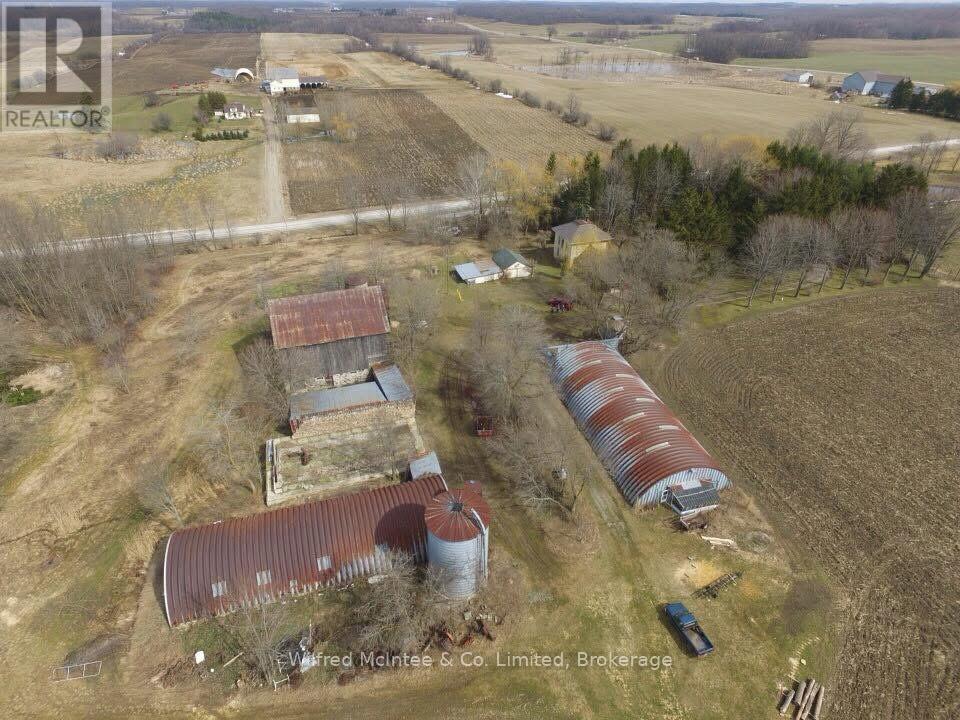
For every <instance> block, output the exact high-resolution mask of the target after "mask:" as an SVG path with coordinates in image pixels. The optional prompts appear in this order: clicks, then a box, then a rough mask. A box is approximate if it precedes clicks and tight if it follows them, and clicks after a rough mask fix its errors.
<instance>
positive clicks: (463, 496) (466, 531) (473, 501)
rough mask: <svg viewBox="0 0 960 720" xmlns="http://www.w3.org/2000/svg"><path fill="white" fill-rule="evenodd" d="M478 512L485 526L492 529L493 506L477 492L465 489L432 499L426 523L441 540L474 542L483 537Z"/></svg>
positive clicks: (451, 491)
mask: <svg viewBox="0 0 960 720" xmlns="http://www.w3.org/2000/svg"><path fill="white" fill-rule="evenodd" d="M474 511H476V512H477V515H479V516H480V521H481V522H482V523H483V526H484V527H490V516H491V512H490V505H489V504H488V503H487V501H486V500H484V498H483V496H482V495H480V493H478V492H477V491H475V490H472V489H470V488H466V487H462V488H457V489H455V490H450V491H448V492H445V493H440V494H439V495H437V496H435V497H434V498H432V499H431V500H430V502H429V503H427V509H426V512H425V513H424V520H425V522H426V524H427V530H429V531H430V533H431V534H432V535H434V536H436V537H438V538H440V539H441V540H446V541H448V542H460V541H461V540H472V539H473V538H475V537H477V535H479V534H480V528H479V527H478V526H477V522H476V518H474V515H473V512H474Z"/></svg>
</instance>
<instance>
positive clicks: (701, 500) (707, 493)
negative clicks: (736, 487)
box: [670, 482, 720, 513]
mask: <svg viewBox="0 0 960 720" xmlns="http://www.w3.org/2000/svg"><path fill="white" fill-rule="evenodd" d="M670 495H671V496H672V498H673V503H674V504H675V505H676V509H677V510H679V511H680V512H681V513H688V512H692V511H694V510H702V509H703V508H708V507H715V506H717V505H719V504H720V493H719V492H717V488H716V487H715V486H714V485H713V483H711V482H705V483H702V484H701V485H699V486H697V487H692V488H679V487H674V488H670Z"/></svg>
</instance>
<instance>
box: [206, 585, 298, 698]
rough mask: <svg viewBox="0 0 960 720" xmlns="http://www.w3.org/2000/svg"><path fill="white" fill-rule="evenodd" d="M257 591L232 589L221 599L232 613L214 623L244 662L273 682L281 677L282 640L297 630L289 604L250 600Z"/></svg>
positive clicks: (266, 679) (269, 681)
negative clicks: (234, 590) (236, 590)
mask: <svg viewBox="0 0 960 720" xmlns="http://www.w3.org/2000/svg"><path fill="white" fill-rule="evenodd" d="M256 593H257V591H256V590H251V591H250V592H249V593H248V594H244V593H243V592H233V593H230V594H228V595H227V596H226V597H225V599H224V606H225V607H228V608H231V609H232V612H231V613H230V614H229V615H226V616H224V617H222V618H220V619H219V620H218V621H217V623H218V625H219V626H220V628H221V629H222V630H223V631H224V632H225V633H226V634H227V636H228V637H229V638H230V639H231V640H232V644H233V646H234V647H235V648H236V649H237V650H238V651H239V652H242V653H243V662H245V663H246V664H247V666H248V667H250V668H251V669H252V670H253V671H255V672H256V673H258V674H259V675H260V677H261V678H263V680H265V681H266V682H268V683H270V684H273V683H275V682H277V681H279V680H281V679H282V677H283V673H282V671H281V663H282V662H283V661H284V660H286V658H284V657H283V656H282V649H283V645H284V643H285V641H286V640H287V638H289V637H290V636H291V635H292V634H293V633H295V632H296V629H297V628H296V625H295V624H294V622H293V619H292V617H291V612H290V607H289V606H288V605H284V604H283V603H280V602H262V604H256V603H252V602H251V599H252V598H251V597H250V596H255V594H256ZM263 600H266V598H263Z"/></svg>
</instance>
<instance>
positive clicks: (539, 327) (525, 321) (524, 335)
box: [466, 305, 549, 418]
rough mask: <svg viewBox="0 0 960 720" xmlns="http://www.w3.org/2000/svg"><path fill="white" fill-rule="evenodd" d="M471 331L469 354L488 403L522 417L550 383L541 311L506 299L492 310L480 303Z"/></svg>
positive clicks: (495, 411) (492, 410) (494, 410)
mask: <svg viewBox="0 0 960 720" xmlns="http://www.w3.org/2000/svg"><path fill="white" fill-rule="evenodd" d="M472 335H473V336H472V338H471V342H470V349H469V351H468V353H467V357H466V359H467V363H468V366H469V370H470V374H471V376H472V379H473V383H474V385H475V386H476V388H477V390H478V392H479V394H480V396H481V397H482V398H483V403H484V407H485V409H486V410H487V412H488V413H489V414H491V415H495V416H498V417H502V418H513V417H518V416H519V415H520V411H521V409H522V407H523V406H524V404H525V403H526V402H527V401H528V400H529V399H530V398H532V397H535V396H536V395H538V394H540V393H541V392H544V388H545V383H546V371H545V370H546V368H545V366H544V364H543V358H542V354H541V352H542V349H543V348H544V347H545V346H546V345H547V344H548V340H549V338H548V335H547V332H546V328H545V326H544V324H543V319H542V317H541V316H540V315H539V314H538V313H535V312H533V311H532V310H531V309H530V308H528V307H526V306H523V305H507V306H506V307H503V308H501V309H500V310H498V311H497V312H496V313H495V314H493V315H490V314H488V310H487V309H481V310H480V311H479V312H478V314H477V316H476V321H475V323H474V328H473V334H472Z"/></svg>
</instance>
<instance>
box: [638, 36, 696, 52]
mask: <svg viewBox="0 0 960 720" xmlns="http://www.w3.org/2000/svg"><path fill="white" fill-rule="evenodd" d="M685 37H686V35H685V34H684V33H662V34H659V35H644V36H642V37H638V38H634V39H633V40H628V41H627V42H626V43H624V44H625V45H626V46H627V47H634V48H642V49H644V50H656V51H657V52H665V53H672V52H674V51H675V50H676V49H677V45H679V44H680V43H681V42H683V39H684V38H685Z"/></svg>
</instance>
